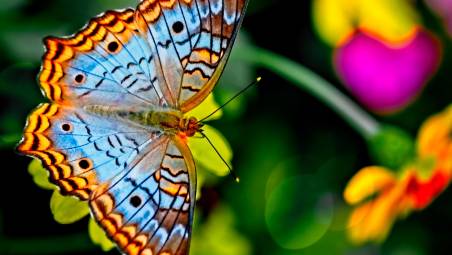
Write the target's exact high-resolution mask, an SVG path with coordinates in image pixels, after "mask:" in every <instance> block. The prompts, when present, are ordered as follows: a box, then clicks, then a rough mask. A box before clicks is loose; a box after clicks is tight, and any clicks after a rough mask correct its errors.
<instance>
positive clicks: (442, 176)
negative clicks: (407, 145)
mask: <svg viewBox="0 0 452 255" xmlns="http://www.w3.org/2000/svg"><path fill="white" fill-rule="evenodd" d="M451 132H452V107H449V108H448V109H447V110H446V111H444V112H442V113H440V114H437V115H435V116H432V117H431V118H429V119H428V120H427V121H426V122H425V123H424V124H423V125H422V127H421V129H420V131H419V135H418V139H417V142H418V146H417V149H418V150H417V158H416V159H415V160H414V161H413V162H410V163H409V164H408V165H406V166H405V167H403V168H402V169H401V171H400V172H399V173H398V174H396V173H395V172H394V171H391V170H389V169H387V168H384V167H379V166H370V167H365V168H363V169H361V170H360V171H358V173H357V174H356V175H355V176H354V177H353V178H352V179H351V180H350V181H349V183H348V185H347V187H346V189H345V191H344V199H345V201H346V202H347V203H348V204H350V205H354V206H356V208H355V209H354V210H353V212H352V214H351V215H350V218H349V221H348V227H349V228H348V234H349V237H350V239H351V241H352V242H353V243H355V244H361V243H364V242H368V241H374V242H381V241H384V240H385V238H386V236H387V235H388V234H389V232H390V230H391V228H392V225H393V224H394V222H395V221H396V220H397V219H399V218H402V217H406V216H407V215H408V214H409V213H411V212H412V211H416V210H422V209H425V208H426V207H427V206H428V205H429V204H430V203H431V202H432V201H433V200H434V199H435V198H436V197H437V196H438V195H439V194H440V193H441V192H442V191H444V189H445V188H447V186H448V185H449V183H450V180H451V177H452V165H451V155H452V154H451V152H452V151H451V148H452V143H451V137H450V134H451ZM447 155H449V156H447ZM372 197H373V199H371V198H372Z"/></svg>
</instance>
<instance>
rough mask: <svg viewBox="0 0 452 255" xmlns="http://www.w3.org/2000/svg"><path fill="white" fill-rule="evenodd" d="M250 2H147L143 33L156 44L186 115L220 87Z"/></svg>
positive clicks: (140, 11) (142, 8)
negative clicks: (227, 61)
mask: <svg viewBox="0 0 452 255" xmlns="http://www.w3.org/2000/svg"><path fill="white" fill-rule="evenodd" d="M245 5H246V0H143V1H142V2H141V4H140V5H139V6H138V8H137V14H136V20H137V26H138V28H139V30H140V31H141V32H142V33H143V34H144V35H145V37H146V38H147V40H148V41H149V42H150V44H152V45H155V48H156V49H157V50H156V52H157V55H158V57H159V59H160V62H161V64H162V72H163V74H164V75H165V79H166V81H167V84H168V87H169V89H170V91H171V95H172V97H176V100H177V105H178V107H179V108H180V109H181V111H182V112H188V111H189V110H191V109H193V108H194V107H195V106H197V105H198V104H199V103H200V102H201V101H203V100H204V99H205V98H206V97H207V96H208V94H209V93H210V91H211V90H212V89H213V87H214V86H215V84H216V83H217V81H218V79H219V77H220V75H221V73H222V71H223V68H224V66H225V64H226V60H227V58H228V56H229V54H230V51H231V48H232V44H233V42H234V39H235V37H236V35H237V32H238V27H239V25H240V23H241V21H242V18H243V12H244V9H245Z"/></svg>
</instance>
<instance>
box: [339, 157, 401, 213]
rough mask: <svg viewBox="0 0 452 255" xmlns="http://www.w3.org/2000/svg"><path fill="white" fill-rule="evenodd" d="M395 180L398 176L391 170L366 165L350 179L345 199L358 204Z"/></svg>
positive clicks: (392, 183)
mask: <svg viewBox="0 0 452 255" xmlns="http://www.w3.org/2000/svg"><path fill="white" fill-rule="evenodd" d="M395 182H396V178H395V176H394V174H393V173H392V172H391V171H390V170H388V169H386V168H383V167H378V166H371V167H365V168H363V169H361V170H360V171H359V172H358V173H357V174H356V175H355V176H354V177H353V178H352V179H351V180H350V181H349V183H348V185H347V187H346V188H345V191H344V199H345V201H346V202H347V203H349V204H352V205H353V204H357V203H359V202H361V201H363V200H364V199H366V198H367V197H369V196H371V195H373V194H375V193H376V192H379V191H380V190H382V189H383V188H385V187H388V186H391V185H394V183H395Z"/></svg>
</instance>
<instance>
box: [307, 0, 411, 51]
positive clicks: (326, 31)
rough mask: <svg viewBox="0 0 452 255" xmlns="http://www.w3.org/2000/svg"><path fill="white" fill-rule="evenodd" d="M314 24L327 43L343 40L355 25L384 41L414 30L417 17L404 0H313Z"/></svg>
mask: <svg viewBox="0 0 452 255" xmlns="http://www.w3.org/2000/svg"><path fill="white" fill-rule="evenodd" d="M312 12H313V19H314V26H315V28H316V30H317V32H318V33H319V35H320V37H321V38H322V39H323V40H324V41H325V42H326V43H328V44H329V45H331V46H337V45H339V44H340V43H341V42H344V41H345V40H346V38H348V37H349V36H350V35H351V34H353V33H354V31H355V30H356V29H357V28H360V29H363V30H366V31H372V33H373V34H376V35H378V36H380V37H382V38H384V39H385V41H387V42H394V43H397V42H402V41H406V39H407V38H410V37H411V36H412V34H413V32H414V31H415V28H416V26H417V24H418V23H419V18H418V17H417V14H416V12H415V11H414V8H413V6H412V5H411V3H410V2H409V1H405V0H315V1H314V3H313V9H312Z"/></svg>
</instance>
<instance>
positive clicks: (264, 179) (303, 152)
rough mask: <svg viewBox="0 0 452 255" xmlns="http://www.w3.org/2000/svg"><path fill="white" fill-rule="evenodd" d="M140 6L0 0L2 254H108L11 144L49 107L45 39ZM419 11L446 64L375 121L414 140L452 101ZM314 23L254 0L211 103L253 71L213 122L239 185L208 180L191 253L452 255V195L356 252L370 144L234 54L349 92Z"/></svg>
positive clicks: (301, 5) (300, 12) (306, 8)
mask: <svg viewBox="0 0 452 255" xmlns="http://www.w3.org/2000/svg"><path fill="white" fill-rule="evenodd" d="M135 5H136V1H134V0H90V1H88V0H79V1H63V0H47V1H32V0H0V102H1V103H0V104H1V108H0V123H1V125H0V150H1V151H0V152H1V154H0V157H1V162H2V166H1V167H0V169H1V177H0V180H1V185H0V201H1V203H0V254H101V253H102V251H101V250H100V248H98V247H97V246H96V245H94V244H92V243H91V241H90V239H89V236H88V231H87V223H88V219H84V220H82V221H80V222H78V223H75V224H72V225H59V224H58V223H56V222H55V221H54V220H53V217H52V214H51V213H50V210H49V199H50V195H51V193H50V192H49V191H46V190H42V189H39V188H38V187H36V185H35V184H34V183H33V181H32V178H31V176H30V175H29V174H28V172H27V166H28V164H29V162H30V159H29V158H27V157H21V156H19V155H17V154H15V152H14V150H13V148H14V145H15V143H16V142H17V141H18V139H19V138H20V135H21V131H22V128H23V126H24V124H25V119H26V116H27V114H28V113H29V112H30V111H31V110H32V109H33V108H34V107H35V106H36V105H37V104H38V103H40V102H43V101H45V99H44V98H43V97H42V96H41V94H40V92H39V88H38V84H37V82H36V75H37V73H38V71H39V67H40V58H41V56H42V54H43V46H42V38H43V37H45V36H47V35H55V36H63V35H69V34H72V33H74V32H75V31H77V30H78V29H79V28H81V27H82V26H83V25H84V24H85V23H86V22H87V21H88V20H89V19H90V18H91V17H93V16H95V15H97V14H99V13H101V12H103V11H105V10H108V9H117V8H124V7H128V6H135ZM415 6H416V9H418V11H419V12H420V14H421V15H422V18H423V20H424V24H425V25H426V27H428V28H430V29H431V30H433V31H435V33H436V34H437V35H438V36H439V37H440V38H441V40H442V41H443V42H444V52H443V54H444V55H443V63H442V68H441V69H440V71H439V72H438V74H437V75H436V76H435V77H434V78H433V80H432V81H431V82H430V84H429V85H428V87H427V88H426V90H425V91H424V93H423V95H422V96H421V97H420V98H419V99H418V100H417V101H416V102H415V103H414V104H412V105H411V106H409V107H408V108H406V109H405V110H403V111H402V112H400V113H398V114H395V115H391V116H377V118H378V119H379V120H381V121H384V122H386V123H390V124H394V125H397V126H399V127H402V128H404V129H405V130H408V131H409V132H410V134H412V135H413V136H414V135H415V134H416V132H417V129H418V127H419V125H420V124H421V123H422V122H423V121H424V119H425V118H427V117H428V116H429V115H431V114H432V113H435V112H438V111H440V110H442V109H443V108H444V107H445V106H447V105H448V104H449V103H450V102H451V99H452V93H450V85H451V81H450V66H451V65H450V64H451V59H452V58H451V44H450V42H451V41H450V39H448V38H447V35H446V33H445V32H444V31H443V29H442V26H441V24H440V22H439V20H438V19H437V18H436V17H434V16H433V14H432V13H431V12H430V11H429V10H428V9H427V8H426V6H425V5H424V3H423V2H420V1H417V2H416V3H415ZM311 16H312V15H311V1H298V0H290V1H289V0H287V1H277V0H251V3H250V6H249V9H248V11H247V16H246V18H245V21H244V24H243V29H242V33H241V35H240V38H239V42H238V43H237V44H236V46H235V47H236V49H235V50H234V53H233V57H232V58H231V60H230V62H229V64H228V65H227V70H226V72H225V73H224V75H223V77H222V80H221V82H220V85H219V86H218V87H217V88H216V90H215V97H216V99H217V101H219V102H224V101H225V100H226V99H227V98H230V97H231V96H232V95H234V94H235V93H236V92H237V91H238V90H240V88H241V87H243V86H245V85H247V84H248V83H249V82H251V81H252V80H254V79H255V78H256V77H257V76H258V75H259V76H262V77H263V81H262V82H261V83H260V84H259V85H258V86H257V87H256V88H254V89H252V90H251V91H250V92H249V93H246V94H245V95H243V96H241V97H240V98H239V99H237V100H236V101H234V102H233V103H232V104H231V105H230V106H228V107H227V108H226V109H225V114H224V116H223V118H222V119H220V120H217V121H214V122H212V123H210V124H211V125H212V126H214V127H216V128H217V129H218V130H220V131H221V132H222V134H223V135H224V136H225V137H226V138H227V140H228V141H229V142H230V144H231V147H232V150H233V152H234V159H233V166H234V169H235V171H236V172H237V174H238V175H239V176H240V178H241V182H240V184H236V183H235V182H234V181H233V179H232V178H229V177H216V176H209V177H208V181H206V184H205V185H204V187H203V188H202V194H201V199H200V200H199V201H198V203H197V210H198V216H197V220H196V224H195V230H194V232H195V234H194V235H195V236H194V240H193V243H194V244H193V247H194V248H193V249H194V252H193V254H194V255H204V254H205V255H207V254H219V255H229V254H230V255H233V254H234V255H251V254H259V255H261V254H262V255H264V254H272V255H273V254H275V255H279V254H280V255H285V254H289V255H292V254H293V255H295V254H303V255H305V254H306V255H307V254H353V255H360V254H362V255H364V254H371V255H374V254H375V255H377V254H392V255H423V254H450V236H451V229H452V217H451V215H452V203H451V202H450V201H451V199H452V192H451V190H446V192H444V193H443V194H442V195H441V196H440V197H439V198H438V199H437V200H436V201H435V202H434V203H433V204H432V205H431V206H430V207H429V208H428V209H426V210H424V211H422V212H420V213H416V214H413V215H410V216H409V217H408V218H407V219H406V220H403V221H399V222H397V223H396V225H395V228H394V230H393V231H392V232H391V234H390V236H389V237H388V239H387V240H386V242H384V243H382V244H370V245H365V246H360V247H357V246H353V245H352V244H351V243H350V242H349V241H348V240H347V236H346V223H345V222H346V220H347V217H348V213H349V212H350V210H351V209H350V207H348V206H347V205H346V204H345V202H343V199H342V192H343V190H344V187H345V185H346V184H347V181H348V180H349V179H350V178H351V176H353V175H354V173H355V172H356V171H357V170H359V169H360V168H362V167H364V166H367V165H372V164H375V162H373V161H372V160H371V159H370V156H369V152H368V149H367V145H366V142H365V140H364V139H363V138H362V137H361V136H360V135H359V134H358V133H356V132H355V131H354V130H353V129H352V128H351V127H350V126H349V125H348V124H347V123H346V122H344V120H343V119H341V118H340V117H338V115H336V114H335V113H334V112H333V111H332V110H331V109H330V108H328V107H327V106H325V105H324V104H323V103H322V102H320V101H319V100H317V99H315V98H314V97H312V96H311V95H310V94H308V93H306V92H304V91H302V90H300V89H299V88H297V87H296V86H294V85H293V84H291V83H289V82H287V81H286V80H285V79H284V77H280V76H277V75H275V74H273V73H272V72H270V71H268V70H265V69H262V68H259V67H257V66H254V65H252V64H249V63H246V62H245V61H243V60H240V59H239V58H237V56H235V55H234V54H238V53H237V52H240V48H241V47H244V46H243V45H246V44H247V43H253V44H255V45H258V46H260V47H262V48H266V49H268V50H270V51H273V52H275V53H278V54H281V55H283V56H285V57H287V58H289V59H291V60H294V61H296V62H298V63H301V64H303V65H305V66H307V67H309V68H310V69H312V70H314V71H315V72H316V73H318V74H320V75H321V76H322V77H323V78H325V79H326V80H328V81H330V82H331V83H333V84H337V85H338V86H337V87H338V88H339V89H340V90H342V91H343V92H344V93H346V94H347V95H348V92H346V91H345V90H344V89H343V88H342V87H341V86H340V81H339V80H338V78H337V77H336V75H335V73H334V71H333V67H332V61H331V58H332V57H331V56H332V49H331V48H330V47H328V46H327V45H325V44H324V43H323V42H322V41H320V39H319V38H318V37H317V35H316V33H315V31H314V30H313V25H312V24H311V22H312V18H311ZM108 254H118V252H117V251H116V250H113V251H110V252H109V253H108Z"/></svg>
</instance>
